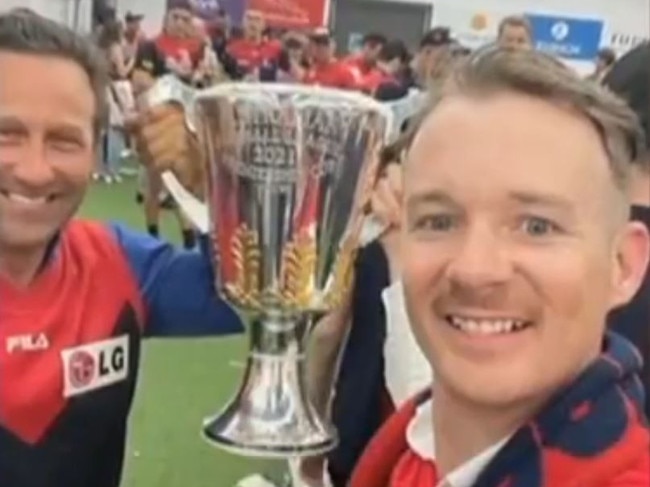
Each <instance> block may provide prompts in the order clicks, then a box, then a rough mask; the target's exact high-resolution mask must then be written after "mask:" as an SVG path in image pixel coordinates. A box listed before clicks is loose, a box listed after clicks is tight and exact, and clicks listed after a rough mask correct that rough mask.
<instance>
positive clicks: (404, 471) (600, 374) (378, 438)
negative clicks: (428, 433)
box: [350, 333, 650, 487]
mask: <svg viewBox="0 0 650 487" xmlns="http://www.w3.org/2000/svg"><path fill="white" fill-rule="evenodd" d="M640 370H641V357H640V355H639V353H638V352H637V350H636V349H634V347H633V346H632V345H631V344H630V343H629V342H628V341H627V340H625V339H624V338H622V337H619V336H618V335H616V334H615V333H609V334H608V335H607V337H606V339H605V346H604V350H603V353H602V355H601V356H600V357H599V358H598V359H597V360H595V361H594V362H593V363H592V364H591V365H590V366H589V367H588V368H587V369H586V370H585V371H584V372H583V373H582V374H581V375H580V376H579V377H578V379H577V380H576V381H575V382H574V383H573V384H571V385H570V386H569V387H568V388H566V389H565V390H562V391H560V392H559V393H558V394H556V395H555V396H554V397H553V398H552V399H551V400H550V401H549V403H548V404H547V405H546V406H545V407H544V408H543V409H542V411H541V412H540V413H539V414H538V415H537V417H535V418H533V419H532V420H531V421H530V422H529V423H528V424H525V425H524V426H522V427H521V428H520V429H519V430H517V431H516V432H515V434H514V435H513V436H512V437H511V438H510V440H509V441H508V442H507V443H506V444H505V446H503V447H502V448H501V449H500V450H499V452H498V453H497V455H496V456H495V457H494V459H493V460H492V461H491V462H490V463H489V464H488V465H487V466H486V468H485V469H484V470H483V471H482V472H481V473H480V475H479V477H478V479H477V480H476V482H475V483H474V484H472V485H473V486H474V487H646V486H648V485H650V432H649V430H648V424H647V420H646V419H645V417H644V415H643V404H642V403H643V388H642V386H641V383H640V381H639V377H638V373H639V372H640ZM429 397H430V394H428V393H426V394H421V395H419V396H418V397H417V398H415V399H414V400H413V401H410V402H409V403H407V404H405V405H404V406H403V407H402V408H400V410H398V411H397V412H396V413H395V414H393V415H392V416H391V417H390V418H389V419H388V420H387V421H386V422H385V423H384V424H383V425H382V427H381V428H380V429H379V431H378V432H377V434H376V435H375V437H374V438H373V440H372V441H371V442H370V443H369V444H368V446H367V447H366V450H365V452H364V454H363V455H362V457H361V459H360V460H359V462H358V463H357V466H356V469H355V472H354V473H353V475H352V480H351V482H350V486H351V487H432V486H435V485H436V483H437V482H439V481H440V480H441V479H439V478H437V477H438V473H437V471H436V467H435V465H434V464H433V463H431V462H429V461H427V460H424V459H422V458H421V457H419V456H417V455H416V454H415V453H414V452H413V451H412V450H410V447H409V445H408V442H407V441H406V429H407V427H408V425H409V423H410V421H411V418H412V417H413V416H414V415H415V412H416V409H417V406H418V404H421V403H422V402H423V401H426V400H428V399H429ZM434 400H435V398H434Z"/></svg>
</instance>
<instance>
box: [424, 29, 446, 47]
mask: <svg viewBox="0 0 650 487" xmlns="http://www.w3.org/2000/svg"><path fill="white" fill-rule="evenodd" d="M452 42H453V39H452V38H451V30H450V29H449V27H434V28H433V29H431V30H429V31H427V32H426V33H425V34H424V35H423V36H422V39H420V49H422V48H424V47H441V46H448V45H450V44H451V43H452Z"/></svg>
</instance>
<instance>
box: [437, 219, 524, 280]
mask: <svg viewBox="0 0 650 487" xmlns="http://www.w3.org/2000/svg"><path fill="white" fill-rule="evenodd" d="M447 273H448V278H449V279H450V280H451V282H452V283H453V284H456V285H458V286H460V287H462V288H467V289H481V288H485V289H488V288H491V287H495V286H498V285H500V284H503V283H505V282H506V281H507V280H508V279H509V278H510V276H511V275H512V261H511V255H510V250H509V248H508V245H507V241H506V240H505V238H504V236H503V235H502V234H501V232H499V231H498V230H497V229H494V228H491V227H490V226H488V225H475V226H474V227H473V228H470V229H468V231H467V232H466V234H465V235H464V237H463V240H462V242H459V245H458V247H457V251H456V253H455V254H454V256H453V258H452V260H451V262H450V263H449V266H448V268H447Z"/></svg>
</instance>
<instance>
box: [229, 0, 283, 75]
mask: <svg viewBox="0 0 650 487" xmlns="http://www.w3.org/2000/svg"><path fill="white" fill-rule="evenodd" d="M265 28H266V22H265V20H264V14H263V13H262V12H260V11H258V10H250V9H249V10H247V11H246V12H245V13H244V20H243V31H244V35H243V37H241V38H233V39H231V40H230V41H229V42H228V46H227V52H228V54H229V55H230V56H232V57H233V58H234V59H235V61H236V62H237V65H238V66H239V70H240V71H241V72H242V73H245V74H246V75H247V76H248V77H249V78H252V79H257V71H258V70H259V69H260V68H261V67H262V66H265V65H274V64H276V63H277V61H278V58H279V56H280V52H282V43H281V42H280V41H278V40H276V39H267V38H265V36H264V30H265Z"/></svg>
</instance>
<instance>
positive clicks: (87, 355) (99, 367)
mask: <svg viewBox="0 0 650 487" xmlns="http://www.w3.org/2000/svg"><path fill="white" fill-rule="evenodd" d="M0 325H1V326H0V345H1V347H0V485H3V486H4V485H6V486H12V487H63V486H65V487H90V486H92V487H117V486H118V485H119V484H120V477H121V472H122V463H123V457H124V448H125V445H124V444H125V438H126V428H127V416H128V413H129V410H130V407H131V403H132V400H133V394H134V391H135V386H136V381H137V375H138V365H139V361H140V348H141V341H142V339H143V338H144V337H147V336H157V337H160V336H201V335H221V334H227V333H237V332H241V331H242V324H241V322H240V320H239V318H238V316H237V315H236V314H235V312H234V311H233V310H232V309H231V308H230V307H229V306H228V305H227V304H226V303H225V302H224V301H221V300H220V299H218V298H217V296H216V294H215V291H214V277H213V272H212V267H211V265H210V259H209V258H208V257H207V256H206V255H205V254H202V253H200V252H188V251H180V250H176V249H175V248H174V247H173V246H172V245H170V244H168V243H165V242H162V241H160V240H157V239H154V238H152V237H149V236H146V235H142V234H140V233H136V232H132V231H130V230H128V229H126V228H124V227H122V226H120V225H103V224H100V223H91V222H83V221H73V222H71V223H69V224H68V225H67V227H66V228H65V229H64V230H63V231H62V232H61V233H60V235H59V236H58V239H57V241H56V243H55V245H53V246H52V252H51V255H49V256H48V259H47V261H46V263H45V265H44V267H43V269H42V271H41V272H40V274H39V275H38V276H37V277H36V279H35V281H34V282H33V283H32V285H30V286H29V287H28V288H27V289H20V288H16V287H15V286H13V285H11V284H10V283H8V282H6V281H3V280H1V279H0Z"/></svg>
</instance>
